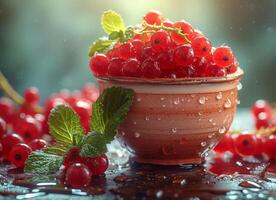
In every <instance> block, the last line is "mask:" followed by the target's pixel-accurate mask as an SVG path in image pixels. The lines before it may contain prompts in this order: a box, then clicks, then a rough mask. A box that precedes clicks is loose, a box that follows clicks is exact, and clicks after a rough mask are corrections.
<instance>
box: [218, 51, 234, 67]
mask: <svg viewBox="0 0 276 200" xmlns="http://www.w3.org/2000/svg"><path fill="white" fill-rule="evenodd" d="M213 58H214V62H215V63H216V65H217V66H219V67H228V66H231V65H232V64H233V63H234V55H233V53H232V51H231V49H230V47H227V46H221V47H218V48H216V50H215V51H214V53H213Z"/></svg>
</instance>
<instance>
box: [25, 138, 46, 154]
mask: <svg viewBox="0 0 276 200" xmlns="http://www.w3.org/2000/svg"><path fill="white" fill-rule="evenodd" d="M47 145H48V143H47V142H46V141H45V140H43V139H34V140H33V141H31V142H30V143H29V146H30V147H31V149H32V150H33V151H36V150H40V149H43V148H44V147H47Z"/></svg>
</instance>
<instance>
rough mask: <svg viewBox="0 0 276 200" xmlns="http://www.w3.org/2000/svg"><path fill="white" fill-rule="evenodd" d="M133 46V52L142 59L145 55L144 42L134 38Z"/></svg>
mask: <svg viewBox="0 0 276 200" xmlns="http://www.w3.org/2000/svg"><path fill="white" fill-rule="evenodd" d="M131 44H132V46H133V48H132V49H133V53H134V54H135V58H137V59H140V58H141V57H142V55H143V49H144V44H143V42H142V41H141V40H133V41H132V42H131Z"/></svg>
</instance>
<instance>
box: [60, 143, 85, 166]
mask: <svg viewBox="0 0 276 200" xmlns="http://www.w3.org/2000/svg"><path fill="white" fill-rule="evenodd" d="M83 161H84V158H83V157H81V156H80V148H79V147H72V148H71V149H70V150H69V151H68V152H67V154H66V156H65V158H64V161H63V165H64V166H65V167H69V166H70V165H72V164H73V163H83Z"/></svg>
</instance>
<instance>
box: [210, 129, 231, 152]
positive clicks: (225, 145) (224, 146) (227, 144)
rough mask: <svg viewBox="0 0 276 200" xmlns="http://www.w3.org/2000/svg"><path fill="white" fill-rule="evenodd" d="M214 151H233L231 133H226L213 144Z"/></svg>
mask: <svg viewBox="0 0 276 200" xmlns="http://www.w3.org/2000/svg"><path fill="white" fill-rule="evenodd" d="M214 151H215V152H216V153H224V152H226V151H230V152H231V153H234V152H235V150H234V142H233V138H232V137H231V135H229V134H226V135H225V136H224V137H223V138H222V139H221V141H220V142H219V143H218V144H217V145H216V146H215V148H214Z"/></svg>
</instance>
